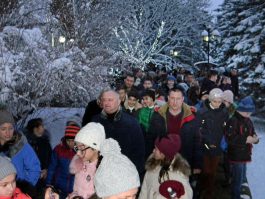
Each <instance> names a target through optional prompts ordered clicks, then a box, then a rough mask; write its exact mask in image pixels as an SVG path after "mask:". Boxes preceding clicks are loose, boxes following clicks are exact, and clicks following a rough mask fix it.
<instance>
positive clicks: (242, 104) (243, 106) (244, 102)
mask: <svg viewBox="0 0 265 199" xmlns="http://www.w3.org/2000/svg"><path fill="white" fill-rule="evenodd" d="M237 111H240V112H248V113H253V112H254V111H255V104H254V102H253V99H252V97H250V96H247V97H245V98H243V99H241V100H240V101H239V103H238V106H237Z"/></svg>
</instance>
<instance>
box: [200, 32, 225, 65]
mask: <svg viewBox="0 0 265 199" xmlns="http://www.w3.org/2000/svg"><path fill="white" fill-rule="evenodd" d="M201 36H202V40H203V41H204V42H207V58H208V60H207V62H208V64H209V62H210V43H211V42H213V41H216V40H218V39H219V38H220V37H221V34H220V33H219V31H218V30H213V31H211V29H210V28H207V29H206V30H203V31H202V33H201Z"/></svg>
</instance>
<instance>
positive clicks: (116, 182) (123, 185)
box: [94, 138, 140, 198]
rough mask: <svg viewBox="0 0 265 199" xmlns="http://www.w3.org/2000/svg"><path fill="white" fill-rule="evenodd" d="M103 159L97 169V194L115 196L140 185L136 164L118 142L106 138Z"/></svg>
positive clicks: (102, 146)
mask: <svg viewBox="0 0 265 199" xmlns="http://www.w3.org/2000/svg"><path fill="white" fill-rule="evenodd" d="M100 152H101V155H102V156H103V159H102V161H101V163H100V165H99V167H98V169H97V171H96V175H95V178H94V185H95V190H96V193H97V196H99V197H101V198H103V197H108V196H114V195H116V194H120V193H123V192H126V191H129V190H131V189H134V188H138V187H139V186H140V179H139V174H138V172H137V170H136V167H135V165H134V164H133V163H132V162H131V161H130V160H129V159H128V158H127V157H126V156H125V155H123V154H121V148H120V146H119V144H118V142H117V141H116V140H114V139H112V138H109V139H106V140H105V141H104V143H103V144H102V145H101V151H100Z"/></svg>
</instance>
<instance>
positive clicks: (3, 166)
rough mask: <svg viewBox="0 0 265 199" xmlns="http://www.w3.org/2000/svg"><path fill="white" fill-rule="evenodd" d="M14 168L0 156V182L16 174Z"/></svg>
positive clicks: (5, 158) (7, 160)
mask: <svg viewBox="0 0 265 199" xmlns="http://www.w3.org/2000/svg"><path fill="white" fill-rule="evenodd" d="M16 173H17V171H16V168H15V167H14V165H13V164H12V163H11V161H10V160H9V159H8V158H7V157H3V156H1V155H0V180H2V179H4V178H5V177H7V176H9V175H10V174H16Z"/></svg>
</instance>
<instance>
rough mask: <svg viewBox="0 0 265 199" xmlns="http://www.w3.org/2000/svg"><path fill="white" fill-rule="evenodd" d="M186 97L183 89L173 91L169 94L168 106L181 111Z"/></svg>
mask: <svg viewBox="0 0 265 199" xmlns="http://www.w3.org/2000/svg"><path fill="white" fill-rule="evenodd" d="M183 101H184V97H183V95H182V93H181V91H176V92H175V91H171V92H170V93H169V96H168V106H169V108H170V109H171V110H173V111H181V108H182V104H183Z"/></svg>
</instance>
